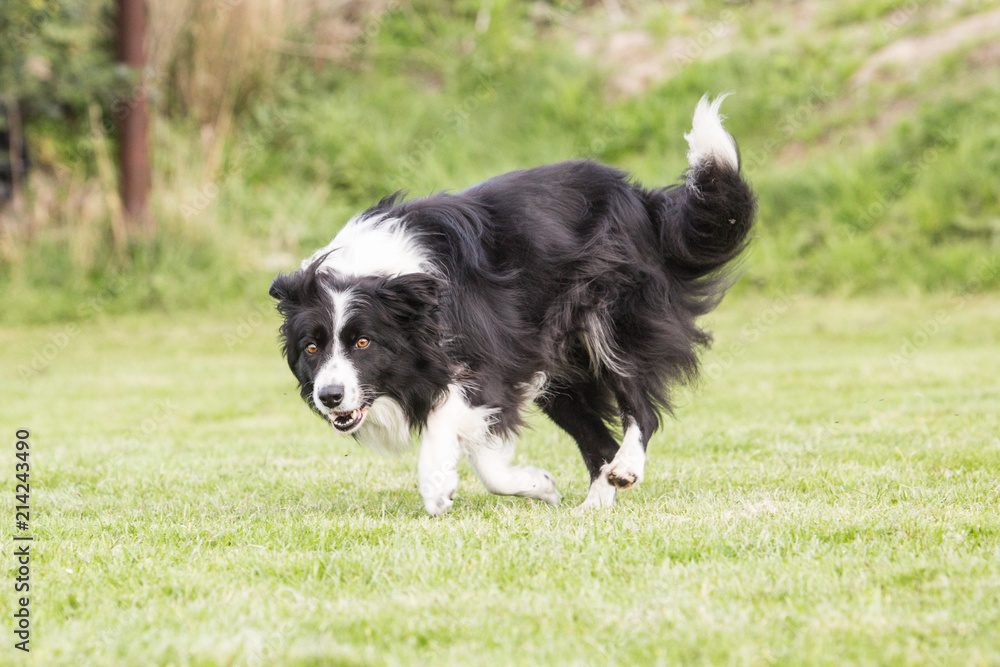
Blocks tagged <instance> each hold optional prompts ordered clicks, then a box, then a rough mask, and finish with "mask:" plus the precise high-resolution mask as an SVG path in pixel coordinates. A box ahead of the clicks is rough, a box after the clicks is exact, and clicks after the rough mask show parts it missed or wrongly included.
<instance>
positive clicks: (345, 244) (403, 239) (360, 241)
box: [302, 215, 437, 277]
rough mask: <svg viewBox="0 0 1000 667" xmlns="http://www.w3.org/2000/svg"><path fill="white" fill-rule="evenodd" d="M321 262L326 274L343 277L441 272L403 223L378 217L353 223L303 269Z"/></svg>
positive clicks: (358, 219) (314, 255)
mask: <svg viewBox="0 0 1000 667" xmlns="http://www.w3.org/2000/svg"><path fill="white" fill-rule="evenodd" d="M324 256H325V257H324ZM321 259H322V262H323V263H322V265H321V268H322V269H323V270H324V271H332V272H334V273H337V274H339V275H342V276H371V275H380V276H389V277H395V276H401V275H404V274H409V273H433V274H436V273H437V269H436V267H435V266H434V264H433V263H432V262H431V261H430V259H429V258H428V256H427V254H426V253H425V252H424V250H423V248H421V247H420V244H419V243H418V241H417V239H416V238H415V237H414V235H413V234H411V233H410V232H409V231H408V230H407V228H406V226H405V225H404V224H403V223H402V222H401V221H400V220H397V219H395V218H385V217H383V216H378V215H376V216H371V217H367V218H361V217H355V218H353V219H352V220H350V221H349V222H348V223H347V224H346V225H344V228H343V229H342V230H341V231H340V233H339V234H337V236H336V237H334V239H333V240H332V241H330V243H329V244H327V245H326V247H324V248H320V249H319V250H317V251H316V252H315V253H313V255H312V256H311V257H310V258H309V259H306V260H303V262H302V268H303V269H304V268H306V267H308V266H310V265H312V264H314V263H315V262H317V261H320V260H321Z"/></svg>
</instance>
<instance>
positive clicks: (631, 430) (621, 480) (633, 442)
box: [601, 418, 646, 489]
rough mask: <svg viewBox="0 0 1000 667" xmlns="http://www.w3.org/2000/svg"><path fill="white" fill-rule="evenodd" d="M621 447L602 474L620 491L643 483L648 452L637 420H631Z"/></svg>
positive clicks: (602, 470)
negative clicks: (643, 443) (643, 444)
mask: <svg viewBox="0 0 1000 667" xmlns="http://www.w3.org/2000/svg"><path fill="white" fill-rule="evenodd" d="M627 421H628V426H627V427H626V429H625V435H624V436H623V437H622V444H621V447H619V448H618V453H617V454H615V458H614V460H612V461H611V463H608V464H606V465H605V466H604V467H603V468H602V469H601V473H602V474H604V475H606V476H607V479H608V482H609V483H611V484H613V485H614V486H617V487H618V488H620V489H627V488H629V487H632V486H635V485H636V484H638V483H639V482H641V481H642V475H643V472H644V470H645V468H646V450H645V449H644V448H643V446H642V432H641V431H640V430H639V425H638V424H636V423H635V420H634V419H632V418H629V419H628V420H627Z"/></svg>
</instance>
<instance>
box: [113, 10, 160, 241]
mask: <svg viewBox="0 0 1000 667" xmlns="http://www.w3.org/2000/svg"><path fill="white" fill-rule="evenodd" d="M117 3H118V59H119V61H120V62H122V63H124V64H125V65H127V66H128V67H129V69H131V70H132V73H133V76H135V81H136V87H135V88H134V90H133V92H132V94H131V95H130V96H129V98H128V99H127V100H124V101H119V103H117V104H116V105H115V109H114V116H115V121H116V123H117V125H118V137H119V145H118V150H119V167H120V171H121V176H120V187H121V197H122V208H123V209H124V210H125V215H126V218H127V220H128V225H129V226H130V227H131V228H133V229H140V230H143V231H147V232H148V231H150V230H151V229H152V226H153V224H152V223H153V221H152V218H151V216H150V214H149V187H150V167H149V105H148V103H147V99H146V86H145V81H144V72H143V70H144V68H145V66H146V6H145V0H117Z"/></svg>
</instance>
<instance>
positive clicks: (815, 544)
mask: <svg viewBox="0 0 1000 667" xmlns="http://www.w3.org/2000/svg"><path fill="white" fill-rule="evenodd" d="M711 321H712V328H713V329H714V330H715V332H716V337H717V342H716V345H715V348H714V349H713V351H712V352H710V353H709V354H708V355H706V358H705V369H706V372H705V379H704V382H703V383H702V385H701V387H699V388H697V389H694V390H691V391H688V392H686V393H684V395H683V397H682V399H681V400H680V404H679V409H678V420H677V421H676V422H668V423H667V425H666V428H664V429H663V430H662V431H661V432H660V433H658V434H657V435H656V437H655V438H654V439H653V441H652V443H651V451H652V458H651V461H650V464H649V466H648V467H647V472H646V481H645V482H644V484H643V485H642V486H641V487H640V488H638V489H636V490H633V491H630V492H626V493H624V494H621V495H620V496H619V502H618V504H617V506H616V507H614V508H613V509H612V510H609V511H605V512H601V513H595V514H590V515H586V516H577V515H575V514H573V513H571V511H570V509H571V508H572V507H573V506H574V505H576V504H577V503H579V502H580V501H581V500H582V499H583V496H584V494H585V491H586V486H587V485H586V479H585V477H586V474H585V471H584V468H583V465H582V463H581V461H580V460H579V455H578V454H577V452H576V449H575V447H574V445H573V444H572V443H571V442H570V441H569V439H568V438H567V437H566V436H564V435H562V434H560V433H559V432H557V431H556V430H555V428H554V427H552V426H551V425H549V424H548V423H547V422H545V421H544V420H543V419H541V418H535V419H534V420H533V422H534V423H535V424H536V428H535V429H534V430H532V431H530V432H528V433H525V435H524V437H523V439H522V441H521V444H520V446H519V450H518V452H519V453H518V457H519V459H520V460H521V461H527V462H531V463H533V464H537V465H540V466H544V467H546V468H548V469H549V470H551V471H552V472H553V474H554V475H555V476H556V478H557V480H558V482H559V484H560V488H561V491H562V493H563V494H564V501H563V502H564V504H563V506H562V507H559V508H556V509H553V508H550V507H547V506H544V505H541V504H538V503H532V502H530V501H526V500H520V499H507V498H497V497H493V496H489V495H487V494H486V492H485V491H484V490H483V489H482V488H481V486H480V485H479V484H478V482H476V481H475V479H474V477H473V475H472V473H471V471H470V470H468V469H467V468H465V469H463V471H462V473H461V474H462V481H461V484H460V488H459V499H458V501H457V502H456V504H455V508H454V510H453V512H452V513H451V514H450V515H449V516H447V517H445V518H443V519H432V518H429V517H428V516H425V515H424V513H423V510H422V508H421V502H420V500H419V496H418V493H417V488H416V476H415V468H416V460H415V456H413V455H410V456H406V457H403V458H401V459H395V460H392V459H390V460H385V459H378V458H376V457H375V456H374V455H371V454H369V453H367V452H366V451H363V450H361V449H360V447H359V446H357V445H355V444H353V442H351V441H348V440H344V439H339V438H335V437H333V436H332V435H331V433H330V431H329V429H328V428H326V427H324V426H323V424H322V423H321V422H320V421H319V420H318V419H316V418H315V417H314V416H312V415H311V414H309V412H308V410H307V409H306V408H305V406H303V405H302V404H301V401H300V400H299V398H298V396H297V394H296V392H295V387H294V385H293V380H292V376H291V374H290V373H289V372H288V370H287V368H286V367H285V366H284V362H283V360H282V359H281V358H280V357H279V355H278V352H277V346H276V343H275V340H274V338H275V335H274V329H275V327H276V317H275V316H274V315H273V314H272V313H270V312H269V311H267V310H266V309H265V308H264V307H263V306H262V307H261V310H259V311H257V310H249V311H246V312H240V311H235V310H234V311H229V312H227V311H221V312H216V313H213V314H210V315H206V314H187V315H185V314H181V315H171V316H169V317H168V316H162V315H154V314H145V315H131V316H123V317H116V318H114V319H111V318H107V319H101V320H97V321H94V322H91V323H83V324H80V325H53V326H46V327H19V328H6V329H0V360H2V367H3V372H4V382H3V384H4V400H3V402H2V404H0V416H2V419H0V422H2V423H3V424H4V427H5V428H6V429H7V434H6V435H5V437H4V441H5V442H7V443H8V444H7V453H6V454H4V458H5V460H6V461H7V464H5V465H4V466H3V470H5V471H6V472H5V474H6V475H7V481H6V482H5V483H4V488H5V489H7V492H5V493H4V494H3V496H2V502H0V508H2V512H3V515H4V516H5V517H10V518H11V519H12V518H13V517H12V515H13V504H14V501H13V497H12V496H13V492H12V491H13V486H14V482H13V476H14V457H13V454H14V451H13V441H14V431H15V429H16V428H28V429H30V430H31V443H32V455H31V456H32V459H31V461H32V464H33V467H32V478H31V480H32V487H31V490H32V505H33V507H32V532H33V533H34V535H35V543H34V546H33V549H34V560H33V563H32V594H33V596H32V603H31V605H32V607H31V609H32V614H33V635H32V653H31V656H32V657H33V658H34V659H35V663H36V664H46V665H59V664H66V665H69V664H72V665H86V664H96V665H112V664H125V665H148V664H194V665H256V664H260V665H265V664H267V665H269V664H295V665H321V664H323V665H325V664H387V665H391V664H461V665H467V664H489V665H493V664H680V663H685V664H748V665H749V664H789V665H792V664H794V665H798V664H830V665H836V664H844V663H855V664H872V665H875V664H878V665H883V664H948V665H974V664H983V665H986V664H997V663H998V662H1000V645H998V643H997V637H998V636H1000V540H998V533H1000V517H998V513H997V505H998V502H1000V481H998V480H1000V478H998V471H1000V439H998V433H1000V354H997V350H998V349H1000V297H998V296H996V295H994V296H983V297H970V298H959V297H949V296H947V295H939V296H933V297H912V298H896V299H893V300H889V299H884V298H870V299H864V300H853V301H841V300H834V299H817V298H812V297H808V298H787V299H783V298H779V299H776V300H767V301H765V300H759V299H751V298H744V299H737V300H732V301H730V302H727V303H725V304H724V305H723V307H722V308H721V309H720V311H718V312H717V313H716V314H715V315H713V316H712V319H711ZM67 326H69V328H67ZM73 326H78V327H79V328H78V329H74V328H72V327H73ZM36 355H37V356H36ZM50 357H51V358H50ZM33 360H34V363H35V366H36V369H40V371H38V370H36V369H32V368H31V364H32V361H33ZM22 376H24V377H22ZM12 377H13V378H14V381H11V378H12ZM0 525H2V526H3V534H2V540H3V543H4V544H5V545H8V546H9V545H11V544H12V542H11V540H10V537H11V536H10V527H11V525H12V520H8V519H5V520H4V521H2V522H0ZM6 551H9V549H8V550H5V552H6ZM2 570H3V571H4V572H5V574H6V576H7V581H8V582H10V581H12V580H13V577H14V574H13V558H12V556H11V555H9V553H8V555H7V556H5V557H4V562H3V567H2ZM3 588H4V590H5V593H4V594H3V595H2V596H0V616H2V617H3V618H4V619H7V620H6V621H5V624H6V626H10V625H11V617H12V616H11V615H12V613H13V608H12V605H13V603H14V600H13V596H14V594H13V592H12V591H11V588H10V586H9V584H4V585H3ZM4 636H5V637H7V639H6V640H5V645H4V646H3V648H2V649H0V663H5V664H13V661H14V660H15V658H20V657H21V654H20V653H19V652H17V651H15V650H14V649H13V648H12V647H11V646H10V644H12V643H13V641H12V640H11V635H10V630H9V628H8V627H5V628H4ZM19 662H21V661H20V660H19Z"/></svg>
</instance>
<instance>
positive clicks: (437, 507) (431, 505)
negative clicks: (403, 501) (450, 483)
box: [424, 490, 456, 516]
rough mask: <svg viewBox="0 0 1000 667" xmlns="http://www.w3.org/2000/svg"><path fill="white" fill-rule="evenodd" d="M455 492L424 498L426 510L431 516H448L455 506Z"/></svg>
mask: <svg viewBox="0 0 1000 667" xmlns="http://www.w3.org/2000/svg"><path fill="white" fill-rule="evenodd" d="M455 493H456V492H455V490H452V491H451V492H449V493H447V494H440V495H435V496H430V497H425V498H424V509H425V510H427V513H428V514H430V515H431V516H442V515H443V514H446V513H447V512H448V510H450V509H451V506H452V505H454V504H455Z"/></svg>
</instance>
